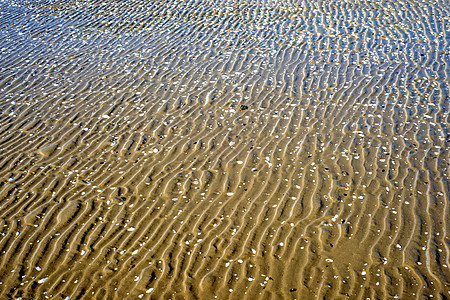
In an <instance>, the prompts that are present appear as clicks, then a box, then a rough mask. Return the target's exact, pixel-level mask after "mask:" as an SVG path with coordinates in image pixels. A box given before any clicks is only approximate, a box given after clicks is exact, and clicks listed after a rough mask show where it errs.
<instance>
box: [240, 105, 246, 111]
mask: <svg viewBox="0 0 450 300" xmlns="http://www.w3.org/2000/svg"><path fill="white" fill-rule="evenodd" d="M240 109H241V110H246V109H248V106H247V105H241V107H240Z"/></svg>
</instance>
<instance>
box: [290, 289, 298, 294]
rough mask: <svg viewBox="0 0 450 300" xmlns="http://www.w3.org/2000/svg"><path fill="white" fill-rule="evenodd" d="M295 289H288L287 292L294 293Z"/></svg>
mask: <svg viewBox="0 0 450 300" xmlns="http://www.w3.org/2000/svg"><path fill="white" fill-rule="evenodd" d="M296 290H297V289H290V290H289V292H291V293H292V292H295V291H296Z"/></svg>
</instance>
